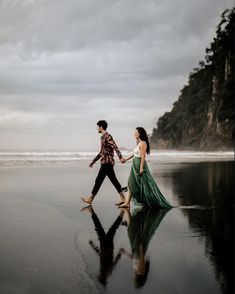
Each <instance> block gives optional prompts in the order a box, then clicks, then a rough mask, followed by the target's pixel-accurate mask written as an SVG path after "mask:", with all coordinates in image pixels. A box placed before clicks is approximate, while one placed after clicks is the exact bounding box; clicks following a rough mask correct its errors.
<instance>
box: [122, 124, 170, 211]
mask: <svg viewBox="0 0 235 294" xmlns="http://www.w3.org/2000/svg"><path fill="white" fill-rule="evenodd" d="M135 138H136V141H137V146H136V148H135V149H134V152H133V153H132V154H131V156H129V157H128V158H124V162H126V161H127V160H129V159H131V158H133V161H132V166H131V172H130V176H129V179H128V195H127V197H126V201H125V202H124V203H123V204H121V205H120V206H119V207H130V201H131V199H133V201H134V203H135V204H136V205H139V204H141V205H143V206H149V207H152V206H158V207H162V208H170V207H172V206H171V205H170V203H169V202H168V201H167V200H166V199H165V198H164V196H163V195H162V193H161V192H160V190H159V189H158V187H157V184H156V183H155V180H154V178H153V176H152V175H151V173H150V171H149V169H148V165H147V162H146V159H145V158H146V154H149V153H150V145H149V140H148V135H147V133H146V131H145V129H144V128H142V127H137V128H136V130H135Z"/></svg>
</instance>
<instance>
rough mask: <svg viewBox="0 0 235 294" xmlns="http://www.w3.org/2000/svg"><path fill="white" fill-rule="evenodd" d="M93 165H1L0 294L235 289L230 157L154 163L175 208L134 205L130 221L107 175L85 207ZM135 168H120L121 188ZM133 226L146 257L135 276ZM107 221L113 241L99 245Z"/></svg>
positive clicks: (92, 175) (218, 291)
mask: <svg viewBox="0 0 235 294" xmlns="http://www.w3.org/2000/svg"><path fill="white" fill-rule="evenodd" d="M87 166H88V161H85V160H84V161H80V162H78V163H76V164H75V163H73V164H65V165H55V164H54V165H47V166H27V167H23V166H21V167H7V168H6V167H5V168H0V179H1V182H0V232H1V233H0V234H1V242H0V293H1V294H6V293H17V294H19V293H30V294H31V293H33V294H37V293H40V294H41V293H44V294H47V293H48V294H49V293H50V294H51V293H69V294H72V293H104V289H105V293H136V290H137V288H136V287H139V288H138V292H139V293H161V294H162V293H167V294H168V293H180V294H184V293H185V294H186V293H187V294H188V293H195V294H196V293H197V294H198V293H215V294H216V293H233V292H232V290H233V273H234V252H233V247H234V246H233V245H234V240H233V229H234V198H233V197H234V185H233V172H234V162H229V161H227V162H214V163H213V162H208V163H206V162H203V163H192V164H191V163H186V164H179V163H177V164H176V163H175V164H172V163H169V162H168V163H157V162H150V163H149V167H150V169H151V171H152V173H153V175H154V177H155V179H156V182H157V184H158V186H159V188H160V190H161V191H162V193H163V194H164V195H165V197H166V198H167V199H168V200H169V201H170V202H171V203H172V204H173V205H174V206H176V208H173V209H171V210H170V211H168V212H165V213H164V214H163V215H160V213H159V212H158V211H156V212H151V214H148V213H145V212H143V211H139V212H138V211H136V210H135V211H134V210H133V207H132V208H131V217H132V218H131V219H132V225H129V226H128V225H127V224H126V214H124V212H123V214H124V215H122V213H121V211H120V209H118V208H117V207H116V206H114V203H116V202H117V200H118V196H117V193H116V191H115V189H114V187H113V186H112V185H111V183H110V182H109V180H108V179H106V180H105V182H104V184H103V186H102V187H101V189H100V192H99V194H98V195H97V197H96V198H95V200H94V202H93V211H92V212H91V211H89V210H85V211H83V212H81V209H82V208H83V207H85V206H86V205H85V203H83V202H82V201H81V200H80V197H81V196H86V195H88V194H89V192H90V191H91V189H92V187H93V183H94V180H95V177H96V174H97V172H98V169H99V164H97V165H96V166H94V168H93V169H90V168H88V167H87ZM129 169H130V164H126V165H121V164H119V163H117V164H116V174H117V177H118V178H119V180H120V182H121V184H123V186H124V185H126V182H127V178H128V175H129ZM157 218H159V221H158V222H157V224H153V220H154V219H155V220H156V219H157ZM97 219H98V220H97ZM115 221H116V223H115ZM113 224H114V226H113V227H112V225H113ZM137 225H138V227H139V228H140V227H141V226H144V227H145V231H143V235H142V237H143V236H144V238H145V240H147V241H146V244H144V246H145V247H144V248H145V258H146V259H147V260H148V261H149V263H148V264H149V269H148V271H147V273H146V275H145V277H144V279H142V280H141V279H140V280H139V281H138V279H137V278H136V275H135V270H134V267H133V260H132V258H131V256H129V255H128V253H134V251H133V248H134V247H135V246H137V248H138V247H140V246H139V243H138V242H140V241H139V240H141V236H140V239H138V238H136V240H133V236H137V235H136V234H138V232H139V230H137V231H135V230H136V226H137ZM99 226H100V227H99ZM151 226H152V227H151ZM102 227H103V230H104V232H105V233H107V232H108V230H109V229H110V228H111V227H112V228H111V231H112V234H113V235H112V236H111V239H108V240H107V238H106V239H105V241H102V240H103V239H102V237H101V235H102V233H100V232H101V231H102ZM111 231H110V232H111ZM102 232H103V231H102ZM110 235H111V234H110ZM99 238H100V239H99ZM135 242H136V243H135ZM133 244H134V245H135V246H134V245H133ZM136 244H137V245H136ZM131 246H132V247H131ZM104 249H105V250H104ZM132 255H133V254H132ZM115 258H116V261H115ZM134 265H135V266H136V264H134Z"/></svg>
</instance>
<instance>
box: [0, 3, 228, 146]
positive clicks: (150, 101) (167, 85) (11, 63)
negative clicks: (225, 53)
mask: <svg viewBox="0 0 235 294" xmlns="http://www.w3.org/2000/svg"><path fill="white" fill-rule="evenodd" d="M232 6H233V1H232V0H197V1H188V0H177V1H176V0H144V1H143V0H85V1H81V0H0V149H1V150H35V149H42V150H48V149H50V150H78V151H88V150H90V151H94V150H97V149H98V148H99V135H98V134H97V133H96V122H97V121H98V120H99V119H106V120H107V121H108V123H109V132H110V133H112V135H113V136H114V138H115V140H116V142H117V143H118V145H119V146H120V147H127V148H132V147H133V146H134V144H135V142H134V137H133V133H134V129H135V127H136V126H143V127H145V128H146V130H147V131H148V132H149V133H151V131H152V129H153V127H154V126H155V124H156V122H157V119H158V118H159V117H160V116H161V115H163V114H164V112H165V111H170V110H171V107H172V104H173V102H174V101H176V100H177V97H178V95H179V91H180V89H181V88H182V87H183V86H184V85H185V84H187V81H188V75H189V73H190V71H191V70H192V69H193V68H194V67H197V65H198V61H199V60H203V59H204V56H205V48H206V47H207V46H208V45H209V43H210V42H211V41H212V39H213V37H214V35H215V28H216V25H217V24H218V22H219V21H220V15H221V13H222V12H223V10H224V9H226V8H231V7H232Z"/></svg>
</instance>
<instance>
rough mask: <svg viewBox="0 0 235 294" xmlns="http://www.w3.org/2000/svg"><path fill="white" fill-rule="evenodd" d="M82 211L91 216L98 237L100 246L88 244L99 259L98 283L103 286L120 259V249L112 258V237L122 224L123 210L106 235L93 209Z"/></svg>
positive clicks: (91, 242)
mask: <svg viewBox="0 0 235 294" xmlns="http://www.w3.org/2000/svg"><path fill="white" fill-rule="evenodd" d="M82 211H87V212H89V213H90V214H91V218H92V220H93V223H94V225H95V230H96V233H97V235H98V239H99V242H100V245H99V246H97V245H95V243H94V242H93V241H92V240H90V241H89V244H90V245H91V247H92V248H93V249H94V251H95V252H96V253H97V254H98V256H99V257H100V274H99V281H100V283H101V284H103V285H104V286H105V285H106V284H107V278H108V277H109V276H110V275H111V273H112V271H113V269H114V267H115V266H116V265H117V263H118V261H119V259H120V257H121V249H120V250H119V252H118V254H117V255H116V257H115V258H114V255H113V250H114V244H113V239H114V235H115V233H116V230H117V229H118V227H119V225H120V224H121V222H122V218H123V215H124V210H121V211H120V214H119V215H118V217H117V218H116V220H115V221H114V223H113V225H112V226H111V227H110V229H109V230H108V232H107V233H105V231H104V229H103V227H102V225H101V223H100V221H99V218H98V217H97V215H96V213H95V211H94V209H93V207H92V206H91V205H89V206H87V207H84V208H83V209H82Z"/></svg>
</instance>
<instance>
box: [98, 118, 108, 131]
mask: <svg viewBox="0 0 235 294" xmlns="http://www.w3.org/2000/svg"><path fill="white" fill-rule="evenodd" d="M97 126H99V127H102V128H103V130H105V131H106V129H107V127H108V123H107V121H106V120H99V121H98V123H97Z"/></svg>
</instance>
